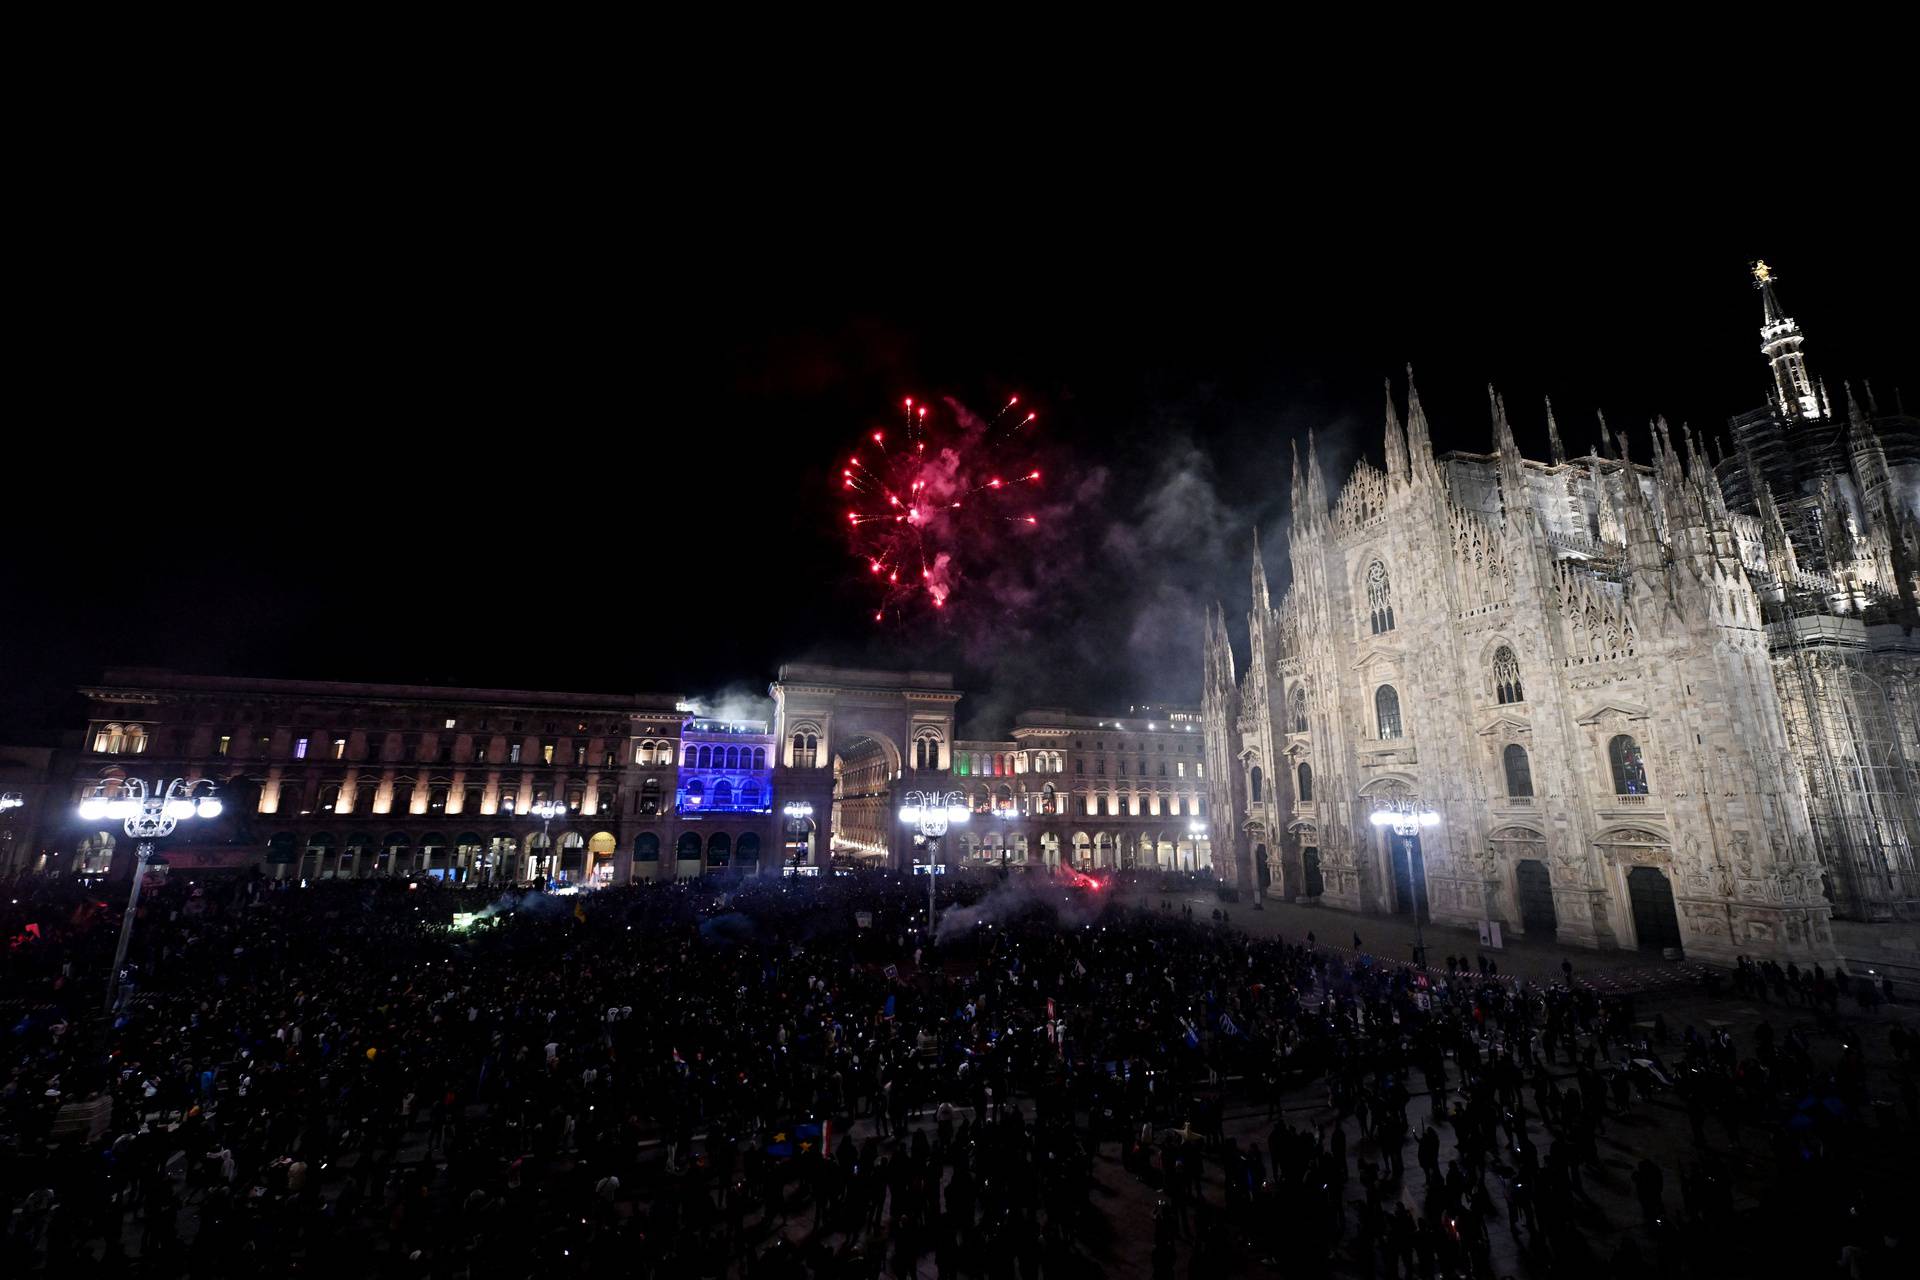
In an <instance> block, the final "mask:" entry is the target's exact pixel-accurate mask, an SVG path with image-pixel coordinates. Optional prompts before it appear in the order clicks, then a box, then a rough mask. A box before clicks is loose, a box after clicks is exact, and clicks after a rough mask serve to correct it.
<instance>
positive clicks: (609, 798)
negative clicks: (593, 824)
mask: <svg viewBox="0 0 1920 1280" xmlns="http://www.w3.org/2000/svg"><path fill="white" fill-rule="evenodd" d="M593 807H594V812H595V813H612V812H613V792H611V791H605V790H602V791H599V792H596V793H595V799H594V806H593Z"/></svg>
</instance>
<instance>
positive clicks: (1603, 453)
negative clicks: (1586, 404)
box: [1593, 408, 1613, 458]
mask: <svg viewBox="0 0 1920 1280" xmlns="http://www.w3.org/2000/svg"><path fill="white" fill-rule="evenodd" d="M1593 416H1594V417H1596V418H1598V419H1599V420H1600V443H1599V444H1597V445H1595V446H1594V447H1593V451H1594V453H1596V454H1597V455H1599V456H1600V457H1602V458H1605V457H1607V456H1609V455H1608V453H1607V445H1608V444H1610V443H1611V442H1612V440H1613V437H1612V436H1610V435H1608V434H1607V414H1606V411H1605V410H1604V409H1597V408H1596V409H1595V410H1594V411H1593Z"/></svg>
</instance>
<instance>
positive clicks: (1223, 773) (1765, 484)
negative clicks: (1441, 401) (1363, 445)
mask: <svg viewBox="0 0 1920 1280" xmlns="http://www.w3.org/2000/svg"><path fill="white" fill-rule="evenodd" d="M1760 283H1761V284H1762V286H1763V289H1764V294H1765V298H1764V303H1765V306H1764V311H1765V321H1766V325H1765V328H1763V331H1762V336H1763V350H1764V351H1765V353H1766V354H1767V356H1768V358H1769V360H1770V361H1772V362H1773V365H1774V373H1775V379H1776V389H1777V393H1778V394H1777V395H1776V396H1775V398H1774V399H1775V403H1774V404H1773V405H1772V407H1770V409H1768V410H1765V411H1762V415H1763V416H1765V418H1766V421H1767V423H1768V424H1769V425H1768V428H1767V433H1761V435H1765V436H1766V439H1761V437H1760V436H1759V435H1753V434H1751V433H1750V434H1749V436H1748V437H1745V438H1744V442H1743V438H1742V437H1741V434H1740V433H1741V425H1740V424H1741V422H1742V421H1743V420H1736V421H1735V424H1734V434H1735V437H1736V447H1735V449H1734V450H1733V452H1732V454H1731V455H1730V457H1729V458H1723V459H1721V460H1720V462H1719V463H1718V464H1717V465H1716V464H1714V463H1712V462H1710V461H1709V459H1708V457H1707V456H1706V454H1705V453H1704V452H1703V450H1702V447H1701V445H1700V443H1699V442H1698V441H1696V440H1695V439H1694V438H1693V436H1692V434H1691V433H1690V432H1682V433H1681V434H1682V440H1681V448H1680V449H1676V447H1675V441H1674V436H1673V433H1672V432H1671V431H1670V430H1669V428H1668V427H1667V425H1666V424H1665V423H1664V422H1656V423H1655V424H1654V425H1653V428H1652V433H1651V446H1650V448H1649V449H1648V455H1649V456H1648V461H1647V462H1645V463H1642V462H1636V461H1634V460H1632V458H1631V457H1630V456H1629V453H1630V450H1629V445H1628V442H1627V438H1626V436H1625V435H1624V433H1622V434H1618V435H1616V436H1614V437H1613V438H1612V439H1606V438H1605V436H1604V422H1603V423H1602V424H1601V425H1602V429H1603V437H1602V438H1603V443H1601V444H1599V445H1597V446H1596V447H1595V448H1594V449H1592V450H1591V451H1590V452H1588V453H1587V454H1585V455H1584V456H1579V457H1569V456H1567V454H1566V451H1565V450H1564V449H1563V447H1562V446H1561V444H1560V437H1559V430H1558V427H1557V424H1556V423H1555V422H1554V420H1553V417H1552V409H1551V406H1549V407H1548V410H1547V429H1548V438H1549V441H1550V444H1551V455H1552V456H1551V459H1550V460H1548V461H1536V460H1531V459H1527V458H1523V457H1522V456H1521V454H1520V451H1519V448H1518V446H1517V445H1516V443H1515V440H1514V436H1513V431H1512V428H1511V424H1510V421H1509V419H1508V416H1507V410H1506V406H1505V404H1504V402H1503V401H1502V399H1501V398H1500V397H1499V395H1498V394H1492V396H1491V400H1492V425H1493V430H1492V435H1493V442H1492V443H1493V449H1492V451H1491V452H1489V453H1485V454H1475V453H1450V454H1447V455H1444V456H1438V457H1436V456H1435V453H1434V451H1433V448H1432V445H1431V440H1430V434H1429V428H1428V422H1427V418H1426V415H1425V413H1424V411H1423V409H1422V406H1421V404H1420V398H1419V394H1418V392H1417V391H1415V390H1414V389H1413V387H1412V385H1411V380H1409V386H1408V391H1407V396H1408V404H1407V419H1406V426H1405V428H1404V429H1403V427H1402V425H1401V421H1400V417H1399V413H1398V410H1397V407H1396V405H1395V403H1394V397H1393V393H1392V389H1391V387H1389V392H1388V400H1387V415H1386V430H1385V449H1384V453H1385V458H1384V468H1379V467H1375V466H1374V465H1372V464H1371V463H1369V462H1364V461H1363V462H1361V463H1360V464H1359V465H1358V466H1357V467H1356V468H1355V470H1354V473H1353V474H1352V475H1351V476H1350V477H1349V478H1348V480H1347V482H1346V484H1345V485H1344V487H1343V488H1342V489H1341V490H1340V492H1339V493H1338V494H1337V495H1332V494H1330V493H1329V491H1328V488H1327V486H1326V482H1325V480H1324V478H1323V476H1322V473H1321V470H1320V465H1319V460H1318V457H1317V456H1316V453H1315V450H1314V446H1313V442H1312V439H1311V437H1309V440H1308V445H1307V457H1306V461H1305V464H1304V465H1302V464H1301V462H1300V458H1299V455H1298V453H1297V451H1296V454H1295V459H1294V461H1295V467H1294V484H1293V494H1292V508H1291V516H1290V527H1289V529H1288V546H1287V553H1288V560H1289V568H1290V570H1291V585H1290V586H1289V587H1288V589H1287V591H1286V592H1285V594H1284V595H1283V596H1282V598H1281V600H1280V602H1279V603H1278V604H1277V605H1276V604H1274V603H1273V602H1272V600H1271V598H1270V596H1269V589H1268V584H1267V580H1266V572H1265V568H1264V565H1263V564H1262V560H1261V554H1260V550H1259V547H1258V546H1257V544H1256V546H1255V548H1254V552H1253V608H1252V611H1251V614H1250V617H1249V654H1248V663H1247V667H1246V671H1245V674H1244V675H1241V674H1239V673H1238V671H1237V664H1236V661H1235V657H1234V654H1233V652H1232V649H1231V647H1230V646H1229V643H1228V640H1227V632H1226V618H1225V614H1224V612H1223V611H1222V610H1220V609H1218V608H1217V607H1216V609H1215V610H1214V611H1213V612H1212V614H1211V615H1210V617H1209V619H1208V624H1207V638H1206V644H1205V653H1204V664H1205V671H1204V680H1205V690H1204V719H1205V729H1206V750H1207V761H1208V764H1209V765H1210V768H1209V786H1210V790H1211V796H1212V802H1213V806H1214V810H1215V812H1216V813H1217V814H1219V815H1220V819H1219V822H1218V824H1217V829H1216V833H1215V835H1216V841H1217V847H1216V857H1217V860H1218V862H1219V863H1220V865H1221V867H1222V871H1223V874H1228V875H1231V876H1233V877H1234V878H1235V879H1236V880H1238V881H1239V882H1240V883H1242V884H1243V885H1246V886H1248V887H1252V886H1253V885H1255V884H1257V883H1258V882H1259V881H1260V879H1261V872H1262V868H1266V869H1267V874H1268V875H1269V876H1270V877H1271V882H1272V888H1271V889H1270V890H1269V891H1270V892H1272V893H1275V894H1279V895H1285V896H1288V897H1293V898H1296V899H1305V900H1309V901H1314V902H1319V903H1324V904H1326V905H1328V906H1332V907H1339V908H1343V909H1346V910H1349V911H1360V912H1414V911H1418V912H1421V913H1422V914H1425V915H1430V916H1431V917H1432V918H1434V919H1436V920H1442V921H1448V922H1452V923H1455V924H1460V925H1472V924H1474V923H1476V922H1479V921H1484V920H1496V921H1500V922H1502V924H1503V926H1504V927H1505V928H1506V929H1507V930H1509V931H1511V932H1517V933H1521V934H1524V935H1526V936H1529V937H1537V936H1542V935H1545V936H1551V937H1556V938H1559V939H1561V940H1564V941H1567V942H1571V943H1576V944H1580V945H1586V946H1594V947H1633V946H1640V947H1660V948H1666V947H1684V948H1686V949H1688V950H1690V951H1695V952H1702V953H1707V954H1717V955H1722V956H1731V955H1734V954H1738V953H1742V952H1747V951H1760V952H1765V953H1768V954H1787V955H1800V956H1812V957H1819V956H1831V955H1832V954H1833V940H1832V930H1831V925H1830V920H1831V918H1832V917H1833V916H1834V915H1835V914H1836V913H1839V914H1841V915H1843V916H1849V915H1850V916H1854V917H1857V918H1863V919H1884V918H1903V919H1907V918H1912V917H1913V916H1914V915H1915V914H1916V913H1917V912H1920V898H1916V892H1917V891H1920V882H1916V879H1915V869H1914V852H1915V850H1914V845H1915V843H1916V840H1920V813H1917V811H1916V803H1915V801H1916V795H1920V773H1916V769H1915V765H1916V762H1920V737H1917V736H1916V735H1920V635H1917V634H1916V631H1915V621H1916V618H1915V610H1914V599H1915V592H1916V580H1915V570H1914V566H1915V565H1916V564H1920V534H1917V533H1916V530H1917V529H1920V524H1916V509H1915V495H1916V493H1920V486H1916V479H1920V477H1917V476H1916V475H1915V474H1914V468H1913V467H1912V465H1911V464H1910V463H1908V462H1904V461H1900V460H1897V459H1896V457H1895V453H1896V450H1894V449H1890V448H1889V447H1888V446H1887V444H1886V441H1887V440H1889V439H1897V440H1898V441H1899V442H1900V448H1901V449H1902V450H1904V448H1905V444H1906V441H1907V440H1908V439H1909V438H1910V437H1911V435H1912V433H1913V431H1914V427H1915V424H1914V423H1913V422H1912V420H1911V419H1906V418H1904V416H1902V415H1891V416H1886V417H1878V418H1876V416H1875V415H1874V413H1873V412H1872V411H1870V410H1867V409H1863V408H1861V406H1860V405H1859V404H1858V403H1857V402H1855V400H1854V397H1853V396H1852V394H1851V392H1849V394H1848V397H1847V399H1848V404H1849V415H1850V416H1849V421H1848V423H1846V424H1844V426H1843V427H1840V428H1836V427H1835V426H1834V424H1833V423H1832V422H1831V421H1829V419H1828V417H1827V414H1828V410H1827V408H1826V398H1825V396H1824V395H1823V394H1822V392H1821V390H1820V389H1819V388H1818V385H1817V384H1816V383H1814V382H1812V381H1810V380H1809V379H1808V377H1807V374H1806V366H1805V360H1804V357H1803V355H1802V353H1801V350H1800V342H1799V337H1798V330H1797V328H1793V327H1792V322H1791V321H1789V320H1785V319H1784V313H1782V312H1781V311H1780V309H1779V304H1778V301H1777V299H1776V298H1775V296H1774V292H1773V285H1772V281H1771V279H1770V278H1763V279H1761V281H1760ZM1786 338H1791V339H1792V341H1791V342H1787V341H1786V340H1785V339H1786ZM1756 420H1758V419H1756V418H1755V416H1754V415H1747V417H1746V419H1744V421H1747V422H1748V423H1749V425H1751V423H1752V422H1753V421H1756ZM1768 433H1771V434H1768ZM1836 433H1837V434H1838V436H1839V439H1840V443H1838V444H1834V443H1832V441H1831V439H1830V438H1831V437H1833V436H1835V435H1836ZM1803 434H1804V435H1805V436H1806V437H1807V439H1808V441H1809V442H1810V443H1809V444H1808V446H1807V447H1806V448H1804V449H1796V448H1788V449H1787V450H1785V453H1784V456H1783V455H1782V454H1781V453H1780V452H1779V451H1775V450H1773V449H1771V448H1770V447H1763V446H1767V445H1768V441H1770V440H1771V439H1772V438H1773V436H1783V437H1784V438H1785V439H1786V440H1787V441H1788V442H1789V444H1790V445H1792V444H1793V443H1794V442H1795V441H1797V440H1798V439H1799V438H1800V437H1801V436H1802V435H1803ZM1816 436H1817V437H1818V439H1819V440H1821V441H1826V442H1827V443H1826V444H1825V445H1824V446H1823V447H1821V448H1818V449H1816V448H1814V447H1812V443H1811V442H1813V440H1814V438H1815V437H1816ZM1683 451H1684V456H1683ZM1842 460H1844V464H1843V461H1842ZM1842 465H1844V467H1845V468H1846V470H1845V472H1844V474H1843V473H1842V471H1841V469H1840V468H1841V467H1842ZM1809 473H1811V474H1809ZM1736 474H1737V478H1738V480H1739V482H1740V483H1739V484H1738V485H1736V484H1735V483H1734V479H1735V477H1736ZM1789 488H1790V489H1791V498H1790V502H1791V504H1792V505H1791V506H1790V507H1789V506H1788V505H1784V504H1785V503H1787V502H1788V501H1789V499H1787V498H1786V497H1785V496H1784V495H1782V494H1779V493H1777V492H1776V490H1777V489H1789ZM1729 491H1736V497H1737V498H1738V501H1733V500H1730V498H1729V496H1728V495H1729ZM1743 507H1744V509H1743ZM1790 511H1791V513H1792V514H1789V512H1790ZM1816 543H1818V544H1819V548H1818V555H1817V556H1816V555H1814V554H1811V553H1812V552H1813V551H1814V548H1815V544H1816ZM1396 809H1397V810H1400V811H1402V812H1411V813H1413V814H1415V815H1419V814H1424V815H1426V816H1425V825H1421V826H1419V827H1418V829H1417V831H1415V833H1414V834H1411V835H1401V834H1398V833H1397V832H1396V830H1395V829H1394V827H1393V826H1392V825H1382V824H1380V823H1379V822H1378V821H1377V820H1376V818H1375V815H1376V814H1379V815H1382V816H1383V817H1384V816H1385V815H1387V814H1389V813H1391V812H1393V811H1394V810H1396Z"/></svg>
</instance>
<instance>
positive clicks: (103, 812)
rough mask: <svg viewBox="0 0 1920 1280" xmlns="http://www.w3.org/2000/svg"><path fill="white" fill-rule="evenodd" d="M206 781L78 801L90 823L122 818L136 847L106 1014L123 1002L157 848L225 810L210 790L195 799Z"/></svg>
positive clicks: (137, 782)
mask: <svg viewBox="0 0 1920 1280" xmlns="http://www.w3.org/2000/svg"><path fill="white" fill-rule="evenodd" d="M201 781H204V780H203V779H202V780H193V781H190V780H188V779H186V778H175V779H174V780H173V781H171V782H169V783H167V784H166V785H165V787H164V788H162V786H161V785H160V784H159V783H155V784H154V785H153V788H152V790H149V789H148V788H147V784H146V783H145V782H144V781H142V780H141V779H139V778H126V779H122V780H121V781H119V782H117V783H116V782H102V783H100V784H99V785H98V786H96V787H95V788H94V789H93V790H92V791H89V792H88V793H87V794H86V795H85V796H83V797H82V798H81V800H80V817H81V818H82V819H83V820H85V821H87V822H98V821H100V820H101V819H102V818H119V819H120V820H121V830H123V831H125V832H126V833H127V838H128V839H130V840H132V841H134V842H135V843H134V851H133V857H134V861H133V888H132V890H131V891H130V892H129V893H128V894H127V914H126V916H125V918H124V919H122V920H121V921H120V943H119V945H118V946H117V947H115V948H114V951H113V972H112V973H111V974H110V975H108V978H107V1012H108V1013H112V1012H113V1006H114V1003H115V1001H117V1000H118V999H119V997H120V970H121V969H122V968H123V967H124V966H125V965H126V963H127V944H128V943H130V942H132V941H133V916H134V912H135V911H136V910H137V909H138V908H139V906H140V884H141V882H142V881H143V880H145V879H146V877H147V867H148V865H149V864H150V863H151V862H152V860H153V842H154V841H155V840H159V839H161V838H162V837H165V836H170V835H172V834H173V829H174V828H175V827H176V826H178V825H179V824H180V823H181V822H184V821H185V820H187V819H189V818H217V817H219V816H220V810H221V809H222V808H223V807H224V806H223V805H222V804H221V803H220V800H219V798H218V797H217V796H215V795H214V794H213V791H212V786H213V784H212V783H210V782H209V783H207V784H206V785H207V788H208V790H207V791H206V792H204V793H203V794H201V795H198V796H196V795H195V794H194V791H193V789H194V788H195V787H196V786H199V785H200V783H201Z"/></svg>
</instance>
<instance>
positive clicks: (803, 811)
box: [780, 800, 813, 818]
mask: <svg viewBox="0 0 1920 1280" xmlns="http://www.w3.org/2000/svg"><path fill="white" fill-rule="evenodd" d="M780 812H782V813H784V814H786V815H787V816H788V817H789V818H811V817H812V816H813V806H812V805H810V804H808V803H807V802H806V801H805V800H800V801H796V802H795V803H793V804H790V805H787V806H785V807H784V808H782V809H781V810H780Z"/></svg>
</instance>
